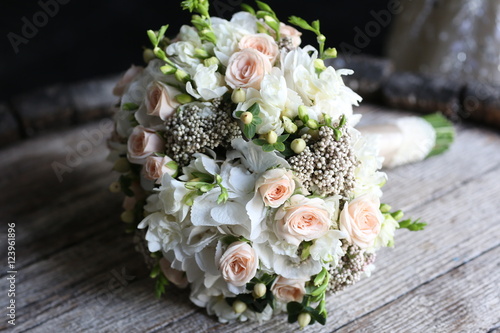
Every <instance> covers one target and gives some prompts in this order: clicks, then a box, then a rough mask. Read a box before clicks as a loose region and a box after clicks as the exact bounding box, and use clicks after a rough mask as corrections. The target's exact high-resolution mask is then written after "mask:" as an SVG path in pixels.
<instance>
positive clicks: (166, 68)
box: [160, 65, 177, 75]
mask: <svg viewBox="0 0 500 333" xmlns="http://www.w3.org/2000/svg"><path fill="white" fill-rule="evenodd" d="M160 70H161V72H162V73H163V74H165V75H170V74H175V72H177V68H175V67H174V66H170V65H163V66H161V67H160Z"/></svg>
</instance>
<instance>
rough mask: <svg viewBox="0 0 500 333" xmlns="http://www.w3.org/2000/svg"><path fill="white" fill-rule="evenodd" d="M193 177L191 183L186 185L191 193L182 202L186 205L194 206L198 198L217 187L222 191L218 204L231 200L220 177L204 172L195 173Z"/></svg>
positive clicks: (192, 174)
mask: <svg viewBox="0 0 500 333" xmlns="http://www.w3.org/2000/svg"><path fill="white" fill-rule="evenodd" d="M191 176H192V177H193V178H192V179H191V180H190V181H188V182H186V184H185V185H184V187H185V188H186V189H188V190H189V191H190V192H189V193H188V194H186V195H185V196H184V197H183V198H182V201H183V202H184V203H185V204H186V205H188V206H192V205H193V203H194V199H195V198H196V197H197V196H200V195H203V194H204V193H207V192H209V191H211V190H212V189H214V188H215V187H217V186H218V187H219V188H220V191H221V193H220V194H219V196H218V197H217V203H218V204H222V203H225V202H226V201H227V199H228V198H229V193H228V191H227V188H226V187H225V186H224V185H222V177H221V176H220V175H215V176H212V175H209V174H206V173H202V172H193V173H191Z"/></svg>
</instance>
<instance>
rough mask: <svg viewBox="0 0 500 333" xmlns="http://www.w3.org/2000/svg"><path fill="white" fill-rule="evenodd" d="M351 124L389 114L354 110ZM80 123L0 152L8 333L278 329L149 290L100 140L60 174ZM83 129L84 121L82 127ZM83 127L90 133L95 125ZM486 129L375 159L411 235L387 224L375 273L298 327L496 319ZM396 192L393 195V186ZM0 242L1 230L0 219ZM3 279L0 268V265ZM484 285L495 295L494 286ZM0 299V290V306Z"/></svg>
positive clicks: (471, 323) (496, 190)
mask: <svg viewBox="0 0 500 333" xmlns="http://www.w3.org/2000/svg"><path fill="white" fill-rule="evenodd" d="M361 110H362V112H363V113H364V114H365V116H364V118H365V119H364V121H365V122H367V123H372V122H376V121H383V119H388V118H390V117H394V116H395V115H398V116H400V115H405V113H402V112H400V113H396V114H395V113H394V111H389V112H387V110H380V109H377V108H374V107H372V106H367V107H363V108H362V109H361ZM106 128H107V127H106V124H105V123H104V124H102V123H99V122H95V123H91V124H88V125H86V126H81V127H78V128H75V129H72V130H67V131H63V132H60V133H53V134H50V135H46V136H43V137H41V138H39V139H37V140H28V141H25V142H21V143H18V144H15V145H14V146H11V147H9V148H8V149H4V150H1V151H0V172H1V173H2V175H5V176H6V177H2V178H1V179H0V212H1V213H0V214H1V220H2V221H5V222H16V225H17V242H18V247H17V250H18V253H17V256H18V263H17V267H18V285H17V286H18V291H19V293H18V295H17V300H18V321H17V322H18V325H16V328H15V332H25V331H28V332H56V331H57V332H72V331H75V332H80V331H89V332H117V331H120V332H181V333H188V332H193V333H194V332H291V331H296V329H297V326H295V325H289V324H287V323H286V316H284V315H280V316H277V317H275V318H274V319H273V320H271V321H270V322H265V323H234V324H228V325H225V324H220V323H218V322H217V321H216V319H215V318H214V317H209V316H207V314H206V312H205V311H204V310H203V309H199V308H197V307H196V306H194V305H193V304H191V303H190V302H189V300H188V295H189V294H188V291H187V290H177V289H175V288H170V289H169V291H168V293H167V296H166V297H164V298H162V299H160V300H158V299H156V298H155V296H154V294H153V281H152V280H151V279H150V278H149V277H148V276H147V274H148V272H147V271H146V268H145V264H144V263H143V258H142V257H141V255H140V254H138V253H137V252H136V251H135V250H134V246H133V242H132V236H131V235H128V234H124V233H123V224H122V223H121V222H120V221H119V214H120V212H121V207H120V206H121V198H120V196H119V195H114V194H111V193H109V192H108V191H107V187H108V185H109V183H110V182H112V181H113V180H114V179H116V177H117V175H113V174H111V173H110V169H111V164H110V163H109V162H106V161H105V157H106V155H107V150H106V147H105V142H104V140H97V139H96V141H95V142H96V144H95V145H93V144H92V143H91V145H92V152H91V153H89V154H88V155H87V156H80V157H81V160H80V162H79V163H75V166H74V167H72V171H71V172H68V173H64V174H63V175H62V181H61V182H60V181H59V180H58V178H57V176H56V175H55V172H54V169H53V163H54V162H59V163H61V164H65V165H67V156H68V152H70V151H77V147H79V146H82V142H85V141H89V142H90V139H89V136H88V135H87V134H88V133H98V132H101V133H103V134H105V132H106ZM96 131H97V132H96ZM95 138H98V135H97V134H96V136H95ZM499 146H500V135H499V134H498V133H495V132H492V131H489V130H486V129H481V128H474V127H469V126H463V125H460V126H459V127H458V137H457V142H456V144H455V145H454V146H453V147H452V149H451V150H450V151H449V152H448V153H446V154H445V155H443V156H440V157H435V158H432V159H429V160H427V161H425V162H423V163H419V164H414V165H408V166H404V167H400V168H397V169H394V170H389V171H388V175H389V179H390V181H389V183H388V185H387V186H386V187H385V196H384V202H387V203H389V204H391V205H393V206H394V207H401V208H403V209H405V210H407V213H408V215H409V216H414V217H415V216H421V217H422V218H423V220H425V221H427V222H429V226H428V227H427V228H426V230H425V231H423V232H418V233H411V232H409V231H405V230H400V231H398V232H397V237H396V247H395V248H394V249H384V250H382V251H380V252H378V259H377V261H376V265H377V270H375V271H374V272H373V275H372V277H370V278H369V279H364V280H362V281H360V282H359V283H358V284H356V285H355V286H354V287H351V288H348V289H346V290H345V291H343V292H341V293H339V294H336V295H331V296H329V297H328V301H327V303H328V306H327V308H328V311H329V313H330V317H329V320H328V323H327V325H326V326H325V327H323V326H320V325H316V326H311V327H309V328H308V329H307V330H306V332H332V331H339V332H358V331H363V330H364V331H366V332H483V331H488V330H490V329H494V328H495V327H498V326H499V324H500V317H499V316H498V313H500V306H499V304H498V299H499V297H498V296H499V295H498V290H500V289H499V288H498V287H499V286H498V284H499V281H498V268H499V266H498V265H499V261H498V254H499V252H498V251H499V245H500V224H499V223H498V221H496V218H495V216H498V213H500V209H499V208H498V200H496V198H498V197H499V196H500V153H499V150H498V147H499ZM402 194H404V195H402ZM0 233H1V235H0V248H1V250H0V251H2V252H1V253H4V252H3V251H5V239H6V237H5V230H0ZM0 275H1V276H2V278H1V279H2V282H1V283H0V286H1V287H2V288H4V287H5V285H4V283H5V281H4V280H5V278H4V275H5V273H4V272H0ZM495 293H496V294H495ZM5 300H6V297H4V295H2V296H0V308H4V306H5V303H4V302H5ZM5 327H6V322H5V321H1V322H0V329H2V328H5Z"/></svg>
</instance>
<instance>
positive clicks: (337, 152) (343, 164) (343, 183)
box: [289, 126, 358, 198]
mask: <svg viewBox="0 0 500 333" xmlns="http://www.w3.org/2000/svg"><path fill="white" fill-rule="evenodd" d="M341 132H342V136H341V137H340V140H339V141H336V140H335V135H334V132H333V129H332V128H330V127H328V126H323V127H321V128H320V129H319V132H318V137H319V138H318V140H317V141H313V142H311V141H312V140H311V139H310V136H309V137H308V138H306V139H307V140H308V141H309V142H311V144H310V145H309V146H308V147H307V148H306V150H304V152H302V153H300V154H299V155H296V156H293V157H292V158H290V160H289V163H290V165H291V166H292V169H293V170H294V171H295V172H297V175H298V177H299V178H300V179H301V181H302V183H303V184H304V186H305V187H306V188H307V189H309V190H310V191H312V192H315V193H318V194H319V195H334V194H338V195H340V196H341V197H343V198H348V197H349V196H350V193H351V191H352V189H353V188H354V186H355V179H354V169H355V167H356V166H357V164H358V162H357V160H356V156H355V154H354V152H353V149H352V146H351V140H350V135H349V133H348V131H346V130H345V129H343V130H342V131H341Z"/></svg>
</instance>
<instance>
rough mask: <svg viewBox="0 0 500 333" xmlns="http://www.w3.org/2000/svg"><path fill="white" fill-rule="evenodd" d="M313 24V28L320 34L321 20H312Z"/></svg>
mask: <svg viewBox="0 0 500 333" xmlns="http://www.w3.org/2000/svg"><path fill="white" fill-rule="evenodd" d="M311 26H312V28H313V29H315V30H316V33H317V34H319V33H320V32H319V30H320V29H319V20H316V21H312V22H311Z"/></svg>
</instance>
